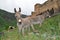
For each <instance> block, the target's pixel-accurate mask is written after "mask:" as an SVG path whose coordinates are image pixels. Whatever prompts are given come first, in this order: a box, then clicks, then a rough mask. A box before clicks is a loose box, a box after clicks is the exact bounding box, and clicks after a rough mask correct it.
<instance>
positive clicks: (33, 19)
mask: <svg viewBox="0 0 60 40" xmlns="http://www.w3.org/2000/svg"><path fill="white" fill-rule="evenodd" d="M49 16H50V15H49V13H48V12H47V11H45V12H43V13H42V14H37V15H36V16H34V17H31V19H30V20H31V23H32V24H33V25H34V24H40V26H41V25H42V23H43V21H44V20H45V19H46V18H47V17H49Z"/></svg>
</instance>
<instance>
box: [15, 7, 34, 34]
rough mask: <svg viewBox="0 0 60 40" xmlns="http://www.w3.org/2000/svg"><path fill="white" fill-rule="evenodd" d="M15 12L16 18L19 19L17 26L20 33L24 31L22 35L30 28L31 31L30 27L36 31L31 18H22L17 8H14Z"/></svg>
mask: <svg viewBox="0 0 60 40" xmlns="http://www.w3.org/2000/svg"><path fill="white" fill-rule="evenodd" d="M14 11H15V17H16V19H17V26H18V29H19V32H21V31H22V34H23V35H24V29H26V28H28V29H29V30H30V27H32V29H33V31H35V29H34V27H33V25H32V24H31V21H30V17H27V18H22V17H21V9H20V8H19V11H16V8H14Z"/></svg>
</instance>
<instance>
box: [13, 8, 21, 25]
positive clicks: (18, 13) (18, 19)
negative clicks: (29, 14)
mask: <svg viewBox="0 0 60 40" xmlns="http://www.w3.org/2000/svg"><path fill="white" fill-rule="evenodd" d="M14 12H15V17H16V19H17V22H18V23H20V24H21V8H19V11H17V10H16V8H14Z"/></svg>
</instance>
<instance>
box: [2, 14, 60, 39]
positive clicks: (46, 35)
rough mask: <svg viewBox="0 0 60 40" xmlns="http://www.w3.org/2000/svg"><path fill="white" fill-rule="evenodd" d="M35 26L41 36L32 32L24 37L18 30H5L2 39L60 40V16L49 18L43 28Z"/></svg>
mask: <svg viewBox="0 0 60 40" xmlns="http://www.w3.org/2000/svg"><path fill="white" fill-rule="evenodd" d="M2 21H4V20H2ZM34 26H35V28H36V29H37V30H38V31H39V34H35V33H33V32H31V33H29V34H28V35H25V36H24V37H23V36H21V34H19V33H18V30H17V28H16V29H13V30H12V31H11V30H9V31H6V30H4V33H5V35H3V36H2V37H1V40H60V14H59V15H56V16H54V17H51V18H47V19H46V20H45V21H44V22H43V24H42V26H41V27H39V25H34Z"/></svg>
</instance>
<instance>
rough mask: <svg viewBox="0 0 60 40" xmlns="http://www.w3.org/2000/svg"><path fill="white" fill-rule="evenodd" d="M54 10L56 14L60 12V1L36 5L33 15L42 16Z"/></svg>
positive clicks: (50, 0)
mask: <svg viewBox="0 0 60 40" xmlns="http://www.w3.org/2000/svg"><path fill="white" fill-rule="evenodd" d="M52 9H53V10H54V13H55V12H58V11H60V0H48V1H46V2H45V3H43V4H39V3H37V4H35V5H34V12H33V15H37V14H41V13H43V12H45V11H48V10H49V11H50V10H52Z"/></svg>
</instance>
